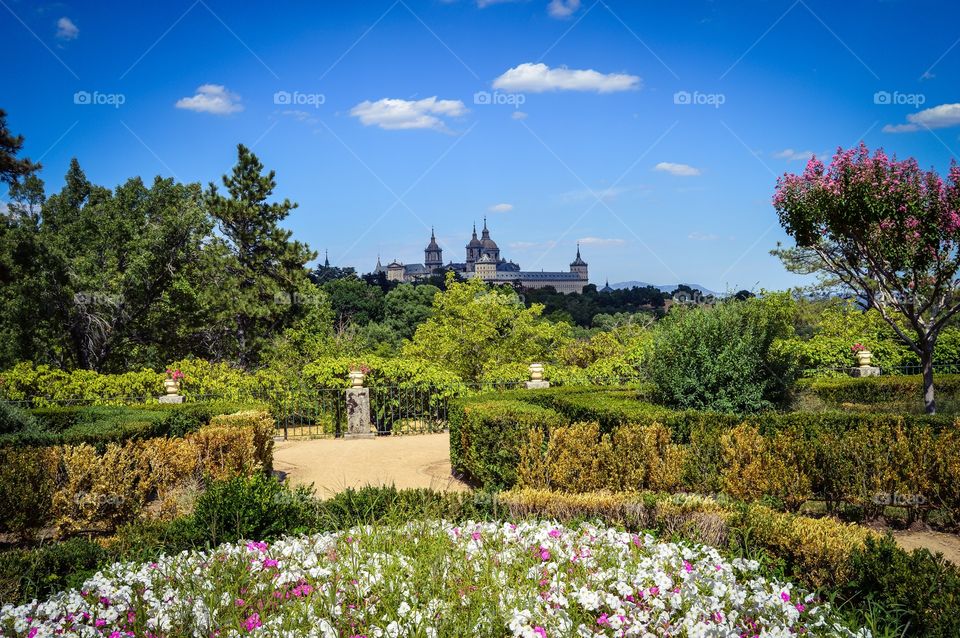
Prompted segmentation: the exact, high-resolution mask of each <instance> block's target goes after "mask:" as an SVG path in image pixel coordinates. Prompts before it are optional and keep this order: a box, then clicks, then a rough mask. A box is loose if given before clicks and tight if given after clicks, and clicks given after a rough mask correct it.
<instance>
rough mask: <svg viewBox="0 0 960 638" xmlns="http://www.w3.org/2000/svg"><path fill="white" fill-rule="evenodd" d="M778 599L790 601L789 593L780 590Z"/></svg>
mask: <svg viewBox="0 0 960 638" xmlns="http://www.w3.org/2000/svg"><path fill="white" fill-rule="evenodd" d="M780 600H782V601H783V602H785V603H788V602H790V594H789V593H787V592H781V593H780Z"/></svg>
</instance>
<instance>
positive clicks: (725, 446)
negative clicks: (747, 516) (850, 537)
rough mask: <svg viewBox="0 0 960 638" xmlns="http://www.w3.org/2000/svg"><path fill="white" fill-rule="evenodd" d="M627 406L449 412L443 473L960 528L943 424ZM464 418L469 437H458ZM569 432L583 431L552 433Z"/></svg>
mask: <svg viewBox="0 0 960 638" xmlns="http://www.w3.org/2000/svg"><path fill="white" fill-rule="evenodd" d="M498 396H505V397H507V398H505V399H502V400H498V399H497V397H498ZM634 396H635V394H631V393H630V392H629V391H623V390H621V391H616V392H610V391H598V390H591V389H583V388H551V389H549V390H546V391H537V390H530V391H516V392H510V393H502V394H500V395H483V396H480V397H475V398H472V399H465V400H459V401H457V402H454V404H453V406H452V407H451V461H452V464H453V467H454V469H455V470H457V471H459V472H462V473H463V474H465V475H466V476H467V477H468V478H471V479H473V480H475V481H478V482H479V483H481V484H483V485H490V486H495V487H505V486H507V487H508V486H511V485H513V484H515V482H516V478H517V476H518V472H519V474H520V476H521V477H523V479H522V484H523V485H527V486H533V487H553V488H557V489H565V490H574V491H583V490H591V489H601V488H604V489H660V490H668V491H674V490H682V489H691V490H695V491H698V492H709V493H715V492H721V491H723V492H727V493H729V494H732V495H734V496H736V497H738V498H745V499H759V498H762V497H773V498H775V499H777V500H778V501H779V502H780V503H781V504H782V505H783V506H784V507H786V508H787V509H797V508H798V507H799V506H800V505H801V504H803V503H804V502H805V501H807V500H810V499H821V500H824V501H825V502H826V504H827V508H828V510H829V511H831V512H836V511H838V509H839V508H840V507H841V505H843V504H844V503H852V504H854V505H856V506H858V507H859V508H861V511H862V512H863V514H864V515H865V516H876V515H878V514H880V513H882V512H883V511H884V507H885V506H886V505H899V506H906V507H907V508H908V516H909V517H910V518H911V520H912V519H913V518H917V517H923V516H925V515H926V514H927V513H928V512H929V511H930V510H931V509H940V510H941V511H943V512H946V513H948V514H949V516H950V518H951V520H952V522H954V523H958V524H960V430H958V428H957V426H956V425H955V422H954V420H953V419H952V418H949V417H944V416H926V415H896V414H884V413H852V412H815V413H810V412H789V413H767V414H756V415H748V416H743V417H738V416H736V415H729V414H716V413H708V412H696V411H672V410H668V409H666V408H663V407H660V406H656V405H652V404H649V403H644V402H642V401H639V400H637V399H636V398H633V397H634ZM530 407H535V408H536V410H533V411H531V410H530V409H529V408H530ZM467 413H469V423H470V425H469V427H470V432H469V433H468V434H467V435H462V434H461V433H460V423H461V422H463V421H465V418H466V414H467ZM570 423H588V424H593V425H587V426H578V427H579V428H580V429H577V430H573V429H562V428H560V426H564V425H568V424H570ZM625 426H629V427H625ZM558 428H560V429H558ZM551 431H553V432H554V433H555V434H556V433H559V434H560V438H559V439H556V440H552V439H551ZM521 432H522V434H519V433H521ZM551 446H552V447H551ZM475 448H476V449H475Z"/></svg>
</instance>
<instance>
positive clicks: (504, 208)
mask: <svg viewBox="0 0 960 638" xmlns="http://www.w3.org/2000/svg"><path fill="white" fill-rule="evenodd" d="M487 210H489V211H490V212H491V213H509V212H510V211H512V210H513V204H494V205H493V206H491V207H490V208H488V209H487Z"/></svg>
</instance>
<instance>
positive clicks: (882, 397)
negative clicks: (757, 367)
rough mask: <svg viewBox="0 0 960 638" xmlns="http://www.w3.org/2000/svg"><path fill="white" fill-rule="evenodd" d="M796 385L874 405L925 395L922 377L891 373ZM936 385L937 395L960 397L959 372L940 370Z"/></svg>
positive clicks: (827, 397)
mask: <svg viewBox="0 0 960 638" xmlns="http://www.w3.org/2000/svg"><path fill="white" fill-rule="evenodd" d="M797 387H798V389H799V390H801V391H803V392H809V393H810V394H813V395H814V396H816V397H818V398H819V399H821V400H823V401H825V402H827V403H832V404H834V405H840V404H842V403H855V404H857V403H858V404H864V405H875V404H879V403H891V402H902V401H905V400H906V401H916V402H918V403H919V400H920V397H921V396H923V377H921V376H920V375H910V376H896V375H889V376H879V377H864V378H860V379H855V378H853V377H837V378H825V379H805V380H802V381H800V382H799V383H798V384H797ZM934 388H935V390H936V394H937V399H956V398H957V397H960V374H938V375H937V376H936V377H935V378H934Z"/></svg>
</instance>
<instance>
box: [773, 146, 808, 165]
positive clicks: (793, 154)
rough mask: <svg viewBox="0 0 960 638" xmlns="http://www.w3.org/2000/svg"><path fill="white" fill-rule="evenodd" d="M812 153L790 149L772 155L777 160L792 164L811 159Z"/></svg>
mask: <svg viewBox="0 0 960 638" xmlns="http://www.w3.org/2000/svg"><path fill="white" fill-rule="evenodd" d="M813 155H814V152H813V151H795V150H793V149H792V148H785V149H783V150H782V151H778V152H776V153H774V154H773V156H774V157H776V158H777V159H785V160H790V161H792V162H799V161H801V160H808V159H810V158H811V157H813Z"/></svg>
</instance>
